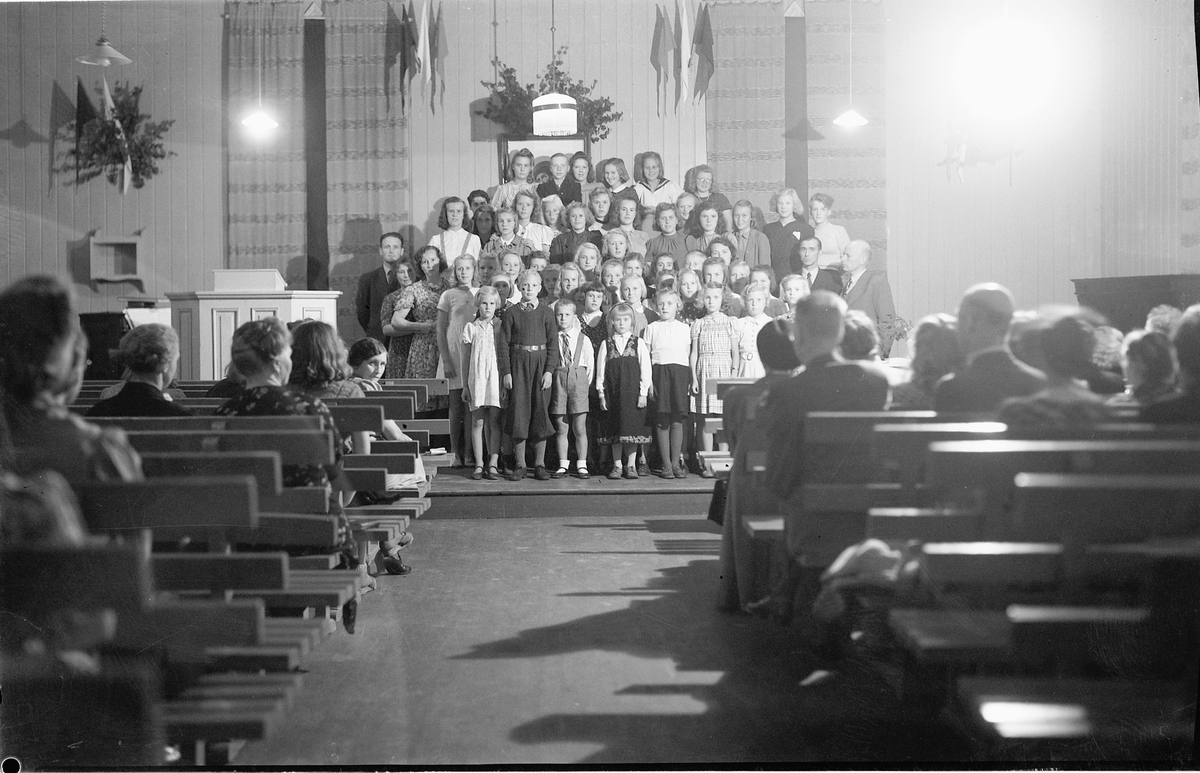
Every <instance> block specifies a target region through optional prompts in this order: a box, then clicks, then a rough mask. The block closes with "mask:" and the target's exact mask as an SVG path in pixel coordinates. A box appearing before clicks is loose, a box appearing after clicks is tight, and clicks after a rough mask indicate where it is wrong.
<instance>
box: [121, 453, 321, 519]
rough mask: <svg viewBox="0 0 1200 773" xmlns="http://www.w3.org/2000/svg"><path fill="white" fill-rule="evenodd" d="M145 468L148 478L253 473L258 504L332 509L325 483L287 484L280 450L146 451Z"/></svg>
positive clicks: (283, 509) (289, 509)
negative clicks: (293, 486) (294, 486)
mask: <svg viewBox="0 0 1200 773" xmlns="http://www.w3.org/2000/svg"><path fill="white" fill-rule="evenodd" d="M142 471H143V472H145V474H146V477H147V478H176V477H187V476H193V475H194V476H214V475H251V476H253V477H254V480H255V482H256V483H257V484H258V508H259V510H261V511H263V512H275V513H314V514H323V513H328V512H329V492H328V491H326V490H325V489H324V488H323V487H319V486H302V487H297V488H284V487H283V465H282V464H281V462H280V459H279V453H278V452H277V451H244V452H241V453H203V452H195V453H187V452H182V453H161V454H143V455H142Z"/></svg>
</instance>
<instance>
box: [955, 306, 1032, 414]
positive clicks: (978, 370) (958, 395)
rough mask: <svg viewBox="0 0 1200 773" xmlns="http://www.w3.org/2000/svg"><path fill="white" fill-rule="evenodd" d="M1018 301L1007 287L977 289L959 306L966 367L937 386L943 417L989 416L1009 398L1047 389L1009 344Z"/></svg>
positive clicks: (959, 336) (959, 329) (961, 340)
mask: <svg viewBox="0 0 1200 773" xmlns="http://www.w3.org/2000/svg"><path fill="white" fill-rule="evenodd" d="M1015 306H1016V302H1015V301H1014V300H1013V296H1012V293H1010V292H1009V291H1008V289H1007V288H1005V287H1002V286H1001V285H998V284H994V283H985V284H978V285H975V286H974V287H971V288H970V289H968V290H967V292H966V293H965V294H964V295H963V297H962V301H961V302H960V303H959V306H958V339H959V341H960V342H961V344H962V348H963V354H964V355H965V357H966V365H965V366H964V367H963V368H962V369H961V370H959V371H958V372H957V373H952V374H950V375H948V376H946V377H945V378H943V379H942V380H941V381H940V382H938V386H937V391H936V392H935V393H934V399H933V407H934V409H935V410H936V411H938V412H939V413H987V412H989V411H994V410H996V409H997V408H999V407H1000V403H1002V402H1004V401H1005V400H1006V399H1008V398H1010V397H1025V396H1028V395H1031V394H1033V393H1034V392H1038V391H1041V390H1042V389H1043V388H1044V387H1045V383H1046V377H1045V375H1043V374H1042V372H1041V371H1039V370H1036V369H1034V368H1031V367H1029V366H1028V365H1026V364H1025V363H1023V362H1020V361H1018V360H1017V358H1016V357H1014V356H1013V353H1012V352H1011V351H1010V350H1009V349H1008V347H1007V346H1006V345H1005V336H1006V335H1007V334H1008V327H1009V323H1010V322H1011V321H1012V318H1013V309H1014V308H1015Z"/></svg>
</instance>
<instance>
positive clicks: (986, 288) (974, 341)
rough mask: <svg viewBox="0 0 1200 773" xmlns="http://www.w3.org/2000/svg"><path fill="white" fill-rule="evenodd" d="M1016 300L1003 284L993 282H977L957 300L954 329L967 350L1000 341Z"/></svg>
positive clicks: (990, 345) (978, 348)
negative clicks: (956, 315) (956, 328)
mask: <svg viewBox="0 0 1200 773" xmlns="http://www.w3.org/2000/svg"><path fill="white" fill-rule="evenodd" d="M1016 307H1017V303H1016V300H1015V299H1014V298H1013V294H1012V293H1011V292H1009V291H1008V288H1007V287H1004V286H1003V285H998V284H996V283H995V282H985V283H983V284H977V285H974V286H973V287H970V288H968V289H967V291H966V292H965V293H963V297H962V301H961V302H959V304H958V332H959V337H960V338H961V339H962V340H963V343H964V344H965V345H966V349H967V351H968V352H975V351H979V350H981V349H986V348H989V347H992V346H998V345H1000V344H1002V343H1003V342H1004V337H1005V335H1007V334H1008V326H1009V323H1010V322H1012V318H1013V312H1014V311H1016Z"/></svg>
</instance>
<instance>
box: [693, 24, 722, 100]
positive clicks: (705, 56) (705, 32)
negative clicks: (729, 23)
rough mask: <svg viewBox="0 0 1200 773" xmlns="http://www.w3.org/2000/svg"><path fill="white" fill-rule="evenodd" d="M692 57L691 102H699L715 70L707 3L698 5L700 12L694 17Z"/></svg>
mask: <svg viewBox="0 0 1200 773" xmlns="http://www.w3.org/2000/svg"><path fill="white" fill-rule="evenodd" d="M692 58H693V60H694V61H695V64H696V91H695V94H694V97H693V102H699V101H700V97H702V96H704V94H705V92H707V91H708V82H709V80H711V79H712V75H713V72H715V71H716V59H715V58H714V56H713V31H712V20H711V19H710V18H709V15H708V4H707V3H706V4H703V5H701V6H700V14H699V16H698V17H697V19H696V39H695V40H694V41H693V42H692Z"/></svg>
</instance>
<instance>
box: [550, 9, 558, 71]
mask: <svg viewBox="0 0 1200 773" xmlns="http://www.w3.org/2000/svg"><path fill="white" fill-rule="evenodd" d="M555 30H556V27H555V26H554V0H550V61H551V62H553V61H554V57H555V56H556V55H557V54H558V45H557V44H556V43H555V42H554V33H555Z"/></svg>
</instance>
